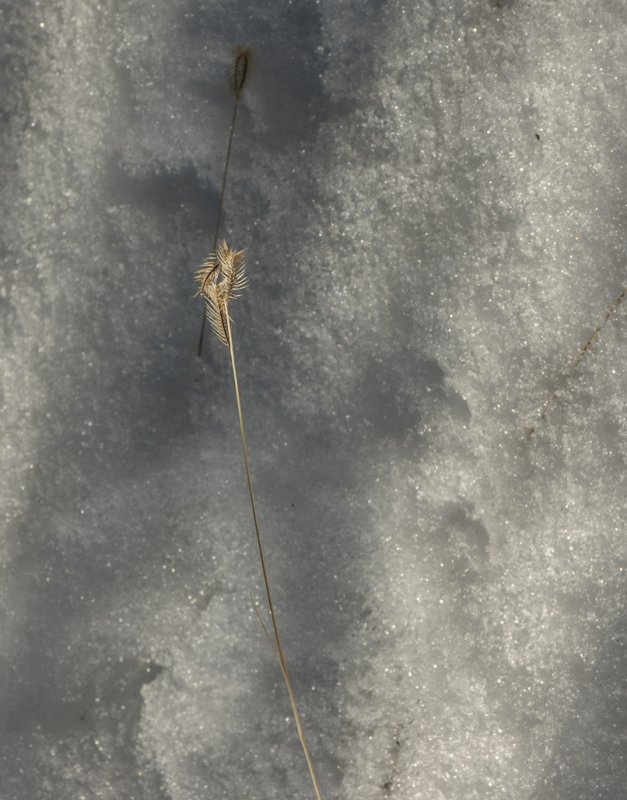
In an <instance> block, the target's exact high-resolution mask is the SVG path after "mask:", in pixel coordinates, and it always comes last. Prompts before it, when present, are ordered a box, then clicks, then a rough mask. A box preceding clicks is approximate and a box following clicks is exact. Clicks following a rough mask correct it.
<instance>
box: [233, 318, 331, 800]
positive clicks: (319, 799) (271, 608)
mask: <svg viewBox="0 0 627 800" xmlns="http://www.w3.org/2000/svg"><path fill="white" fill-rule="evenodd" d="M225 318H226V319H225V321H226V332H227V343H228V348H229V355H230V357H231V372H232V375H233V386H234V388H235V402H236V405H237V416H238V419H239V430H240V436H241V440H242V453H243V455H244V469H245V472H246V483H247V484H248V496H249V498H250V507H251V511H252V516H253V523H254V526H255V537H256V540H257V549H258V550H259V560H260V561H261V572H262V575H263V582H264V586H265V590H266V599H267V601H268V610H269V612H270V619H271V621H272V631H273V633H274V641H275V643H276V649H277V657H278V661H279V667H280V669H281V674H282V675H283V680H284V682H285V687H286V689H287V693H288V695H289V699H290V705H291V706H292V714H293V715H294V721H295V723H296V730H297V731H298V738H299V740H300V744H301V747H302V748H303V753H304V754H305V760H306V762H307V767H308V769H309V775H310V777H311V782H312V784H313V788H314V792H315V795H316V800H322V793H321V791H320V784H319V783H318V778H317V776H316V771H315V769H314V763H313V758H312V755H311V751H310V749H309V745H308V744H307V740H306V738H305V731H304V729H303V724H302V720H301V718H300V712H299V711H298V705H297V703H296V695H295V694H294V688H293V686H292V681H291V679H290V674H289V671H288V669H287V662H286V660H285V654H284V652H283V646H282V645H281V636H280V634H279V626H278V623H277V620H276V612H275V610H274V603H273V601H272V592H271V590H270V580H269V578H268V570H267V567H266V558H265V554H264V550H263V546H262V544H261V532H260V529H259V518H258V516H257V505H256V503H255V494H254V492H253V483H252V478H251V472H250V460H249V456H248V442H247V439H246V430H245V428H244V414H243V412H242V401H241V398H240V391H239V380H238V377H237V366H236V364H235V347H234V345H233V334H232V329H231V320H230V317H229V314H228V311H227V313H226V315H225Z"/></svg>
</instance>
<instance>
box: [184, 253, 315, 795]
mask: <svg viewBox="0 0 627 800" xmlns="http://www.w3.org/2000/svg"><path fill="white" fill-rule="evenodd" d="M196 279H197V280H198V281H199V283H200V289H199V291H198V294H200V295H202V297H203V300H204V302H205V315H204V318H205V319H208V320H209V322H210V324H211V327H212V328H213V330H214V332H215V333H216V335H217V337H218V338H219V339H220V341H221V342H222V343H223V344H225V345H226V346H227V347H228V349H229V356H230V360H231V373H232V377H233V387H234V390H235V403H236V406H237V416H238V420H239V430H240V436H241V440H242V454H243V456H244V470H245V473H246V484H247V486H248V496H249V499H250V508H251V512H252V517H253V524H254V528H255V538H256V541H257V549H258V551H259V560H260V562H261V573H262V575H263V583H264V587H265V592H266V600H267V603H268V611H269V612H270V619H271V622H272V633H273V636H274V644H275V645H276V653H277V658H278V662H279V668H280V670H281V675H282V676H283V681H284V683H285V688H286V689H287V694H288V696H289V700H290V705H291V707H292V714H293V716H294V721H295V723H296V730H297V732H298V738H299V740H300V744H301V747H302V749H303V753H304V755H305V760H306V762H307V768H308V770H309V775H310V777H311V782H312V784H313V789H314V792H315V795H316V800H322V793H321V791H320V785H319V783H318V778H317V776H316V771H315V768H314V763H313V758H312V755H311V751H310V749H309V745H308V744H307V740H306V738H305V731H304V728H303V723H302V720H301V717H300V712H299V710H298V704H297V702H296V695H295V693H294V687H293V686H292V680H291V678H290V674H289V670H288V668H287V662H286V660H285V653H284V651H283V645H282V644H281V635H280V633H279V626H278V623H277V619H276V612H275V609H274V602H273V600H272V591H271V589H270V579H269V577H268V569H267V566H266V557H265V553H264V549H263V545H262V543H261V532H260V528H259V517H258V515H257V504H256V502H255V493H254V491H253V483H252V477H251V472H250V457H249V452H248V442H247V439H246V429H245V426H244V414H243V411H242V401H241V396H240V390H239V379H238V376H237V364H236V360H235V346H234V344H233V331H232V328H231V317H230V312H229V303H230V301H231V300H233V299H235V298H237V297H239V295H240V292H241V291H242V290H243V289H244V288H246V286H247V283H248V281H247V278H246V267H245V262H244V251H243V250H239V251H234V250H231V249H230V247H229V246H228V245H227V243H226V242H222V244H221V245H220V247H219V248H218V250H217V251H216V252H215V253H212V254H211V255H210V256H209V258H208V259H207V260H206V261H205V263H204V264H203V265H202V267H201V268H200V270H199V271H198V273H197V275H196ZM262 627H264V630H265V626H263V623H262Z"/></svg>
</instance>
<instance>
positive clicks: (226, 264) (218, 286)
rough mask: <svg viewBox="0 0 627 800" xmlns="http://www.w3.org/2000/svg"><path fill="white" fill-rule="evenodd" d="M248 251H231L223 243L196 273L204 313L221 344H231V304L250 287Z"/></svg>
mask: <svg viewBox="0 0 627 800" xmlns="http://www.w3.org/2000/svg"><path fill="white" fill-rule="evenodd" d="M244 256H245V250H231V248H230V247H229V246H228V244H227V243H226V242H224V241H223V242H222V243H221V244H220V245H219V246H218V249H217V251H216V252H215V253H211V255H210V256H209V257H208V258H207V259H206V260H205V262H204V263H203V264H202V266H201V268H200V269H199V270H198V271H197V273H196V280H197V281H198V283H199V284H200V288H199V289H198V292H197V293H196V294H197V295H199V294H200V295H202V298H203V300H204V301H205V314H206V316H207V320H208V321H209V322H210V323H211V327H212V328H213V330H214V332H215V334H216V336H217V337H218V339H220V341H221V342H222V343H223V344H225V345H227V347H228V345H229V333H228V329H229V325H228V324H227V319H228V321H229V322H230V317H229V316H228V314H229V303H230V301H231V300H235V299H236V298H238V297H239V296H240V294H241V292H242V291H243V290H244V289H245V288H246V286H247V285H248V278H247V277H246V261H245V257H244Z"/></svg>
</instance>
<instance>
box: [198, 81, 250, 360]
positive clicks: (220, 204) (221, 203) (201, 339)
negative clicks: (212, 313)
mask: <svg viewBox="0 0 627 800" xmlns="http://www.w3.org/2000/svg"><path fill="white" fill-rule="evenodd" d="M240 96H241V95H237V96H236V97H235V103H234V104H233V116H232V117H231V130H230V133H229V143H228V145H227V148H226V159H225V161H224V172H223V174H222V189H221V190H220V200H219V201H218V213H217V216H216V227H215V230H214V232H213V243H212V245H211V252H212V253H215V251H216V247H217V246H218V236H219V235H220V221H221V219H222V208H223V206H224V195H225V193H226V176H227V174H228V171H229V164H230V163H231V149H232V147H233V137H234V135H235V122H236V120H237V109H238V108H239V99H240ZM206 321H207V317H206V316H205V314H204V312H203V315H202V322H201V324H200V335H199V337H198V350H197V355H198V356H199V357H200V356H201V355H202V346H203V342H204V339H205V325H206Z"/></svg>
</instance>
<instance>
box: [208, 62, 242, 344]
mask: <svg viewBox="0 0 627 800" xmlns="http://www.w3.org/2000/svg"><path fill="white" fill-rule="evenodd" d="M253 60H254V59H253V53H252V50H251V49H250V48H247V47H236V48H235V53H234V55H233V61H232V62H231V66H230V67H229V71H228V86H229V91H230V92H231V94H232V95H233V98H234V101H235V102H234V103H233V115H232V117H231V128H230V131H229V143H228V145H227V148H226V159H225V161H224V172H223V173H222V188H221V189H220V200H219V201H218V212H217V214H216V224H215V229H214V233H213V242H212V245H211V251H212V252H213V253H215V252H216V248H217V245H218V236H219V235H220V222H221V220H222V209H223V207H224V196H225V194H226V178H227V175H228V172H229V165H230V163H231V150H232V147H233V138H234V136H235V123H236V122H237V111H238V109H239V101H240V98H241V96H242V93H243V91H244V89H245V88H246V86H247V85H248V81H249V80H250V73H251V69H252V65H253ZM203 266H204V265H203ZM206 320H207V317H206V316H205V315H204V314H203V316H202V321H201V324H200V334H199V336H198V350H197V353H198V355H199V356H201V355H202V348H203V342H204V338H205V324H206Z"/></svg>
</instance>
